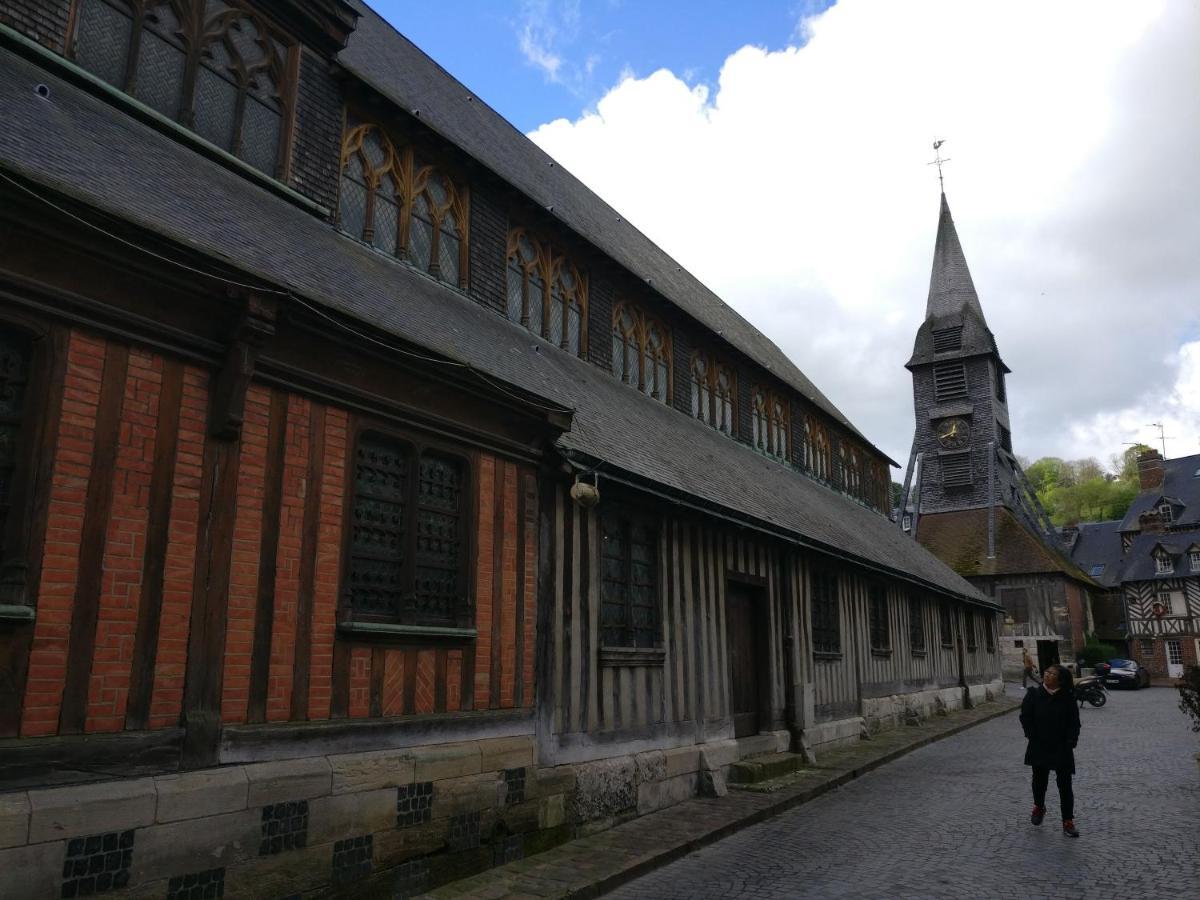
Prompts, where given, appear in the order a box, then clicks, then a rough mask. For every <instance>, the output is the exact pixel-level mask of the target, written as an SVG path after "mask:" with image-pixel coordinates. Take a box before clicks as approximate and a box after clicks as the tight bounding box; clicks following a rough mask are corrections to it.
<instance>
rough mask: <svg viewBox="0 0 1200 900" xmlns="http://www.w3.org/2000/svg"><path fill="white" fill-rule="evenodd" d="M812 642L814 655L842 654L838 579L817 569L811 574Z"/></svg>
mask: <svg viewBox="0 0 1200 900" xmlns="http://www.w3.org/2000/svg"><path fill="white" fill-rule="evenodd" d="M812 640H813V651H814V652H816V653H826V654H833V653H841V652H842V618H841V609H840V603H839V600H838V578H837V575H835V574H834V573H833V572H829V571H826V570H822V569H817V570H815V571H814V572H813V574H812Z"/></svg>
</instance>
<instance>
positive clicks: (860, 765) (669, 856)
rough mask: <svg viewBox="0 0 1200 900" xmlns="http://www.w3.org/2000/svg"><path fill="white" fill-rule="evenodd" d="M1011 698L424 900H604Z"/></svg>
mask: <svg viewBox="0 0 1200 900" xmlns="http://www.w3.org/2000/svg"><path fill="white" fill-rule="evenodd" d="M1018 705H1019V703H1018V702H1017V701H1016V700H1015V699H1012V698H1011V697H1008V698H1004V699H1001V700H998V701H996V702H993V703H985V704H983V705H981V706H979V707H976V708H975V709H972V710H965V711H962V712H956V713H951V714H950V715H948V716H945V717H937V718H934V719H931V720H930V721H928V722H926V723H925V724H924V725H921V726H916V727H912V726H909V727H903V728H897V729H893V730H891V731H886V732H883V733H881V734H878V735H876V736H875V737H873V738H872V739H871V740H864V741H859V742H858V743H856V744H852V745H850V746H847V747H843V748H840V749H837V750H830V751H827V752H825V753H822V754H821V755H820V758H819V760H818V763H817V765H815V766H811V767H808V768H806V769H805V770H804V771H803V772H802V773H800V774H798V775H797V776H795V777H794V780H791V781H789V784H788V786H787V787H784V788H782V789H780V790H778V791H774V792H771V793H756V792H749V791H740V790H730V792H729V794H728V796H726V797H722V798H719V799H694V800H688V801H686V802H684V803H680V804H678V805H676V806H673V807H671V808H669V809H665V810H661V811H660V812H657V813H652V814H651V815H648V816H642V817H640V818H638V819H634V820H632V821H630V822H627V823H625V824H623V825H619V826H617V827H615V828H611V829H608V830H607V831H603V832H600V833H599V834H594V835H591V836H590V837H585V838H580V839H578V840H574V841H571V842H569V843H567V844H563V845H562V846H560V847H556V848H555V849H553V850H550V851H547V852H546V853H541V854H538V855H537V856H531V857H530V858H528V859H524V860H520V861H518V862H514V863H510V864H509V865H507V866H503V867H501V868H497V869H490V870H489V871H487V872H485V873H483V874H480V875H476V876H474V877H472V878H466V879H463V880H461V881H456V882H454V883H452V884H448V885H446V886H444V887H441V888H438V889H437V890H435V891H433V892H431V893H429V894H426V895H423V896H425V897H429V898H437V900H443V898H444V900H449V898H461V900H499V898H513V900H520V898H553V897H566V896H570V897H579V898H586V897H598V896H600V895H601V894H603V893H605V892H607V891H611V890H613V889H614V888H616V887H618V886H619V885H622V884H624V883H626V882H628V881H630V880H632V879H634V878H637V877H638V876H640V875H643V874H645V873H647V872H649V871H652V870H653V869H656V868H658V867H660V866H663V865H666V864H667V863H669V862H671V861H673V860H675V859H679V858H680V857H682V856H685V855H686V854H688V853H691V852H692V851H694V850H696V849H698V848H700V847H703V846H705V845H707V844H711V843H713V842H714V841H717V840H720V839H721V838H723V837H725V836H727V835H729V834H732V833H733V832H735V831H738V830H740V829H742V828H746V827H747V826H750V825H753V824H755V823H757V822H761V821H763V820H765V819H768V818H770V817H772V816H776V815H778V814H780V813H782V812H785V811H786V810H789V809H791V808H793V807H795V806H798V805H799V804H802V803H806V802H808V801H809V800H812V799H813V798H815V797H819V796H821V795H822V794H824V793H826V792H828V791H830V790H833V789H834V788H836V787H839V786H841V785H843V784H846V783H847V782H849V781H852V780H853V779H855V778H858V777H859V776H861V775H864V774H866V773H867V772H870V771H872V770H873V769H876V768H878V767H879V766H882V765H884V764H886V763H889V762H891V761H893V760H895V759H898V758H899V757H901V756H904V755H905V754H907V753H910V752H912V751H913V750H916V749H917V748H919V747H924V746H926V745H927V744H930V743H933V742H934V741H937V740H940V739H942V738H945V737H949V736H950V735H953V734H957V733H959V732H961V731H964V730H965V729H968V728H971V727H972V726H974V725H978V724H980V723H981V722H986V721H988V720H990V719H994V718H996V717H997V716H1001V715H1004V714H1005V713H1008V712H1011V711H1012V710H1015V709H1016V708H1017V706H1018Z"/></svg>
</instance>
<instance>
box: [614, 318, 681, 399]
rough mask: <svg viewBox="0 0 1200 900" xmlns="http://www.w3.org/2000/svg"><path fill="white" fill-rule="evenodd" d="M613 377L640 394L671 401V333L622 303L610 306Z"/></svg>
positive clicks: (656, 321)
mask: <svg viewBox="0 0 1200 900" xmlns="http://www.w3.org/2000/svg"><path fill="white" fill-rule="evenodd" d="M612 323H613V330H612V342H613V358H612V367H613V368H612V370H613V374H614V375H616V376H617V377H618V378H620V379H621V380H622V381H624V382H625V383H626V384H630V385H633V386H634V387H635V388H637V389H638V390H639V391H641V392H642V393H643V394H649V395H650V396H651V397H653V398H654V399H656V400H661V401H662V402H663V403H670V402H671V333H670V332H669V331H667V329H666V328H664V327H663V325H662V323H660V322H659V321H658V320H657V319H654V318H653V317H651V316H648V315H646V314H645V313H643V312H642V311H641V310H640V309H638V308H637V307H635V306H633V305H632V304H630V303H628V302H626V301H624V300H622V301H619V302H618V303H617V304H616V305H615V306H614V307H613V316H612Z"/></svg>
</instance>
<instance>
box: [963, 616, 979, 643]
mask: <svg viewBox="0 0 1200 900" xmlns="http://www.w3.org/2000/svg"><path fill="white" fill-rule="evenodd" d="M963 630H964V631H966V633H967V649H968V650H972V651H974V650H977V649H978V648H979V634H978V633H977V632H976V630H975V611H974V610H973V609H967V610H964V611H963Z"/></svg>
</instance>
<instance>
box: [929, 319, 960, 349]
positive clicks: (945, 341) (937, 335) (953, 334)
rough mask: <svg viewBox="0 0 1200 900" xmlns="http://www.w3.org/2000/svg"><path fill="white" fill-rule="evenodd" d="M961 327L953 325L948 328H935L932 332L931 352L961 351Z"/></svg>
mask: <svg viewBox="0 0 1200 900" xmlns="http://www.w3.org/2000/svg"><path fill="white" fill-rule="evenodd" d="M962 336H963V327H962V326H961V325H954V326H951V327H950V328H935V329H934V330H933V352H934V353H949V352H951V351H953V350H961V349H962Z"/></svg>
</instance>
